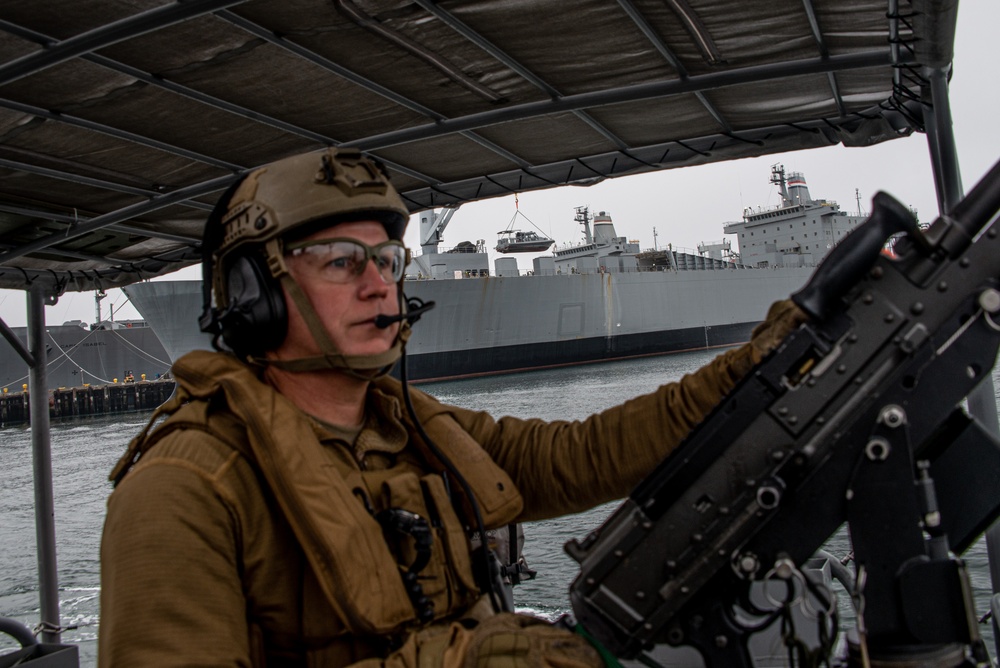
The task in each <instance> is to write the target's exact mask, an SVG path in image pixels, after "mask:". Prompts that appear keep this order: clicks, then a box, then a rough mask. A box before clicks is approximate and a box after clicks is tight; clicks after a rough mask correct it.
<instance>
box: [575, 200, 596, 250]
mask: <svg viewBox="0 0 1000 668" xmlns="http://www.w3.org/2000/svg"><path fill="white" fill-rule="evenodd" d="M574 220H576V222H578V223H580V224H581V225H583V239H584V241H586V242H587V243H588V244H592V243H594V236H593V235H592V234H591V233H590V209H589V208H587V207H585V206H578V207H576V218H575V219H574Z"/></svg>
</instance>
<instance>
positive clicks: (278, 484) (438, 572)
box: [112, 351, 522, 635]
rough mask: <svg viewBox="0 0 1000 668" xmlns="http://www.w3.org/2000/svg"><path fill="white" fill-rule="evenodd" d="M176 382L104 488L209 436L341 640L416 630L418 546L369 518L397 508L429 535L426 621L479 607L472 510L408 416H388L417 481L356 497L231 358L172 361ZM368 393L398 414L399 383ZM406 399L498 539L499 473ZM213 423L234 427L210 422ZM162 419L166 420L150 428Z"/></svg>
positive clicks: (391, 478)
mask: <svg viewBox="0 0 1000 668" xmlns="http://www.w3.org/2000/svg"><path fill="white" fill-rule="evenodd" d="M173 373H174V376H175V378H176V380H177V390H176V392H175V394H174V396H173V397H172V398H171V399H170V400H169V401H168V402H167V403H165V404H164V405H163V406H161V407H160V408H159V409H158V410H157V412H156V413H155V414H154V416H153V418H152V420H151V421H150V424H149V426H147V427H146V429H144V430H143V432H142V433H140V434H139V435H138V436H137V437H136V438H135V439H134V440H133V441H132V443H130V445H129V450H128V452H127V453H126V455H125V457H123V458H122V460H121V461H120V462H119V463H118V465H117V466H116V467H115V470H114V471H113V472H112V479H115V480H120V479H121V478H122V477H123V476H124V475H125V474H126V473H127V471H128V470H129V469H130V468H131V467H132V465H134V464H135V463H136V461H138V459H139V458H140V457H141V456H142V454H143V453H144V452H146V451H148V450H149V449H150V448H151V447H153V446H154V445H155V444H156V442H158V441H159V440H160V439H162V438H163V437H164V436H166V435H167V434H170V433H172V432H174V431H176V430H178V429H200V430H203V431H207V432H209V433H211V434H212V435H213V436H215V437H216V438H217V439H218V440H219V441H221V442H223V443H226V444H228V445H229V446H230V447H233V448H234V449H236V450H237V451H239V452H240V453H241V454H243V456H245V457H247V459H249V460H250V461H251V463H252V464H253V466H254V467H255V468H256V469H257V470H258V471H259V473H260V477H261V479H262V480H263V481H264V483H265V484H266V485H267V487H268V488H269V489H270V491H271V492H272V493H273V495H274V497H275V499H276V500H277V503H278V505H279V506H280V508H281V511H282V514H283V515H284V517H285V518H286V519H287V521H288V523H289V525H290V526H291V528H292V530H293V531H294V533H295V536H296V538H297V539H298V541H299V543H300V545H301V547H302V549H303V552H304V553H305V555H306V558H307V560H308V562H309V564H310V566H311V567H312V569H313V571H314V573H315V575H316V578H317V580H318V581H319V584H320V587H321V589H322V591H323V594H324V597H325V598H326V599H327V601H328V602H329V603H330V605H331V606H332V608H333V610H334V611H335V612H336V613H337V615H338V617H340V619H341V620H343V623H344V625H345V628H346V629H347V630H348V632H349V633H352V634H358V635H396V634H401V633H405V632H407V631H409V630H412V629H413V628H416V627H417V626H419V625H420V622H418V621H417V616H416V612H417V611H416V609H415V605H414V603H413V601H412V600H411V596H410V595H409V594H408V591H407V587H406V584H405V583H404V579H403V575H404V574H405V572H406V568H407V566H408V565H410V564H412V563H413V560H415V559H416V557H417V555H416V550H417V549H418V548H419V546H418V545H416V544H415V543H414V541H413V540H412V539H411V540H402V541H400V540H393V539H392V537H388V536H387V535H386V529H385V527H384V523H383V524H380V522H379V520H378V519H376V513H377V511H378V510H379V509H384V508H390V507H391V508H400V509H403V510H406V511H409V512H412V513H415V514H416V515H419V516H421V517H423V518H424V519H426V520H429V522H430V524H431V526H433V531H434V540H433V548H432V552H431V555H430V560H429V562H428V563H427V565H426V566H425V567H424V568H423V569H422V570H421V574H420V575H421V581H422V583H423V587H424V592H423V593H424V595H426V596H427V597H428V598H429V599H430V600H431V601H432V602H433V617H432V618H430V619H434V620H437V619H442V618H445V617H448V616H454V615H455V614H457V613H460V612H462V611H463V609H464V608H465V607H468V606H469V605H471V604H472V602H473V601H474V600H475V599H476V596H477V594H478V590H477V588H476V584H475V581H474V578H473V576H472V566H471V563H470V556H469V545H468V539H467V537H466V536H467V533H466V532H467V528H468V527H467V526H465V525H466V524H468V523H469V522H468V520H465V521H463V519H464V518H471V517H473V515H472V512H471V506H470V504H469V500H468V499H467V498H465V497H464V495H463V494H462V493H461V490H460V489H458V487H459V486H458V485H452V486H451V487H452V489H451V496H449V494H448V492H447V491H446V488H445V484H444V482H443V477H442V475H441V472H442V471H443V469H444V466H443V464H442V463H441V462H439V461H438V460H437V458H436V457H435V456H434V455H433V454H432V453H431V451H430V450H429V448H428V446H427V444H426V443H424V442H423V440H422V439H421V438H420V436H419V435H418V434H417V433H416V430H415V428H414V427H413V425H412V424H411V423H410V421H409V418H408V417H407V416H403V415H397V416H396V417H397V418H398V419H400V421H401V422H402V423H403V424H404V426H405V427H406V430H407V432H408V433H409V443H408V444H407V446H406V449H407V450H408V451H410V455H411V456H410V459H409V460H408V461H410V462H413V461H420V462H422V463H423V465H424V466H423V468H424V469H425V470H420V468H419V467H415V466H401V467H394V468H390V469H387V470H385V471H380V472H378V478H379V480H378V484H377V485H373V482H372V481H371V480H368V481H366V486H367V487H368V490H367V491H368V493H367V494H364V493H359V490H358V489H357V487H354V488H352V487H351V486H350V485H349V484H347V482H346V477H347V476H346V474H347V473H348V471H345V470H342V468H338V467H337V466H331V465H330V464H331V461H330V457H329V455H328V453H326V452H324V447H326V446H324V445H322V444H321V443H320V442H319V440H318V438H317V436H316V434H315V431H314V429H313V426H312V423H311V421H310V420H309V418H308V417H307V416H306V415H305V414H303V413H302V412H301V411H300V410H299V409H298V408H296V407H295V406H294V405H293V404H292V403H291V402H290V401H288V400H287V399H286V398H285V397H284V396H282V395H281V394H279V393H278V392H276V391H275V390H274V389H273V388H272V387H270V386H268V385H266V384H264V383H262V382H261V381H260V380H259V379H258V378H257V377H256V376H255V375H254V373H253V371H252V370H251V369H250V368H249V367H247V366H245V365H244V364H242V363H240V362H238V361H237V360H236V359H234V358H233V357H231V356H228V355H224V354H218V353H209V352H203V351H196V352H193V353H189V354H187V355H185V356H184V357H183V358H181V359H180V360H178V362H177V363H176V364H175V365H174V368H173ZM373 390H374V391H377V392H379V393H381V394H383V395H385V396H386V397H390V398H395V399H397V402H396V403H395V405H396V406H397V410H398V406H399V405H400V402H399V401H398V400H399V398H400V397H401V396H402V395H401V386H400V384H399V382H398V381H395V380H394V379H391V378H390V379H382V380H380V381H377V382H376V383H375V385H374V388H373ZM373 390H370V391H373ZM412 399H413V403H414V408H415V412H416V413H417V415H418V417H419V419H420V422H421V424H422V425H423V428H424V430H425V432H426V433H427V435H428V436H429V437H430V439H431V440H432V441H433V442H434V443H435V444H436V445H437V447H438V448H439V449H440V451H441V452H442V453H443V454H444V455H445V456H446V457H447V459H448V460H450V461H451V462H452V463H453V465H454V466H455V467H457V468H458V470H459V471H460V472H461V474H462V477H463V478H465V480H466V481H467V483H468V485H469V488H470V489H471V491H472V494H473V496H474V497H475V499H476V501H477V503H478V506H479V510H480V512H481V514H482V518H483V522H484V525H485V526H486V527H487V528H494V527H499V526H503V525H505V524H507V523H509V522H511V521H513V520H514V519H515V518H516V517H517V515H518V514H519V513H520V511H521V506H522V502H521V497H520V494H519V493H518V491H517V490H516V489H515V487H514V484H513V483H512V481H511V480H510V478H509V477H508V476H507V474H506V473H505V472H504V471H503V470H502V469H500V467H498V466H497V465H496V464H495V463H494V462H493V461H492V460H491V459H490V457H489V456H488V455H487V454H486V453H485V452H484V451H483V449H482V448H481V447H480V445H479V444H478V443H476V442H475V441H474V440H473V439H472V438H471V437H470V436H469V434H468V433H466V432H465V431H464V430H463V429H462V428H461V427H460V426H459V425H458V423H457V422H456V421H455V420H454V419H453V418H452V417H451V416H450V414H449V412H448V408H447V407H446V406H444V405H442V404H440V403H439V402H437V401H436V400H434V399H432V398H431V397H428V396H427V395H425V394H423V393H420V392H416V391H413V392H412ZM218 413H223V414H225V415H226V417H228V418H230V419H222V420H220V419H211V420H210V419H209V415H210V414H218ZM163 415H166V416H168V417H167V419H166V420H164V421H162V422H159V423H158V424H156V427H155V428H153V425H154V423H157V422H158V419H159V418H160V417H161V416H163ZM397 468H398V470H397ZM376 486H377V487H378V489H380V490H381V491H382V495H381V498H380V499H379V500H378V501H377V502H376V501H373V499H372V498H371V496H372V494H371V490H372V489H373V487H376ZM379 506H382V507H383V508H380V507H379ZM456 507H457V512H456ZM387 538H389V540H387ZM390 543H391V546H390ZM430 619H425V620H423V621H424V622H427V621H430Z"/></svg>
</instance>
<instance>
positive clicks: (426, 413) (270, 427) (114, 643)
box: [98, 346, 757, 666]
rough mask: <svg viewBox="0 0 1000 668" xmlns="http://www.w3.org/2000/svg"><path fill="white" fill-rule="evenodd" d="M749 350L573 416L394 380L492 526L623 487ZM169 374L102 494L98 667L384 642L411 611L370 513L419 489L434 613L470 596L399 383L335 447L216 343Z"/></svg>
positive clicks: (306, 653)
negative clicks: (495, 405)
mask: <svg viewBox="0 0 1000 668" xmlns="http://www.w3.org/2000/svg"><path fill="white" fill-rule="evenodd" d="M755 357H756V352H755V351H753V350H752V349H751V348H750V347H749V346H744V347H743V348H740V349H737V350H732V351H729V352H727V353H725V354H723V355H720V356H719V358H717V359H716V361H715V362H713V363H712V364H711V365H709V366H707V367H705V368H704V369H702V370H701V371H699V372H697V373H696V374H692V375H690V376H686V377H685V378H684V379H683V380H682V381H681V382H679V383H672V384H669V385H665V386H663V387H661V388H660V389H659V390H657V391H656V392H654V393H651V394H649V395H646V396H642V397H638V398H636V399H632V400H630V401H628V402H626V403H625V404H623V405H621V406H618V407H615V408H612V409H609V410H607V411H604V412H602V413H599V414H595V415H593V416H591V417H590V418H588V419H586V420H584V421H578V422H563V421H556V422H543V421H541V420H520V419H515V418H511V417H504V418H501V419H499V420H495V419H493V418H492V417H491V416H489V415H487V414H485V413H481V412H476V411H470V410H466V409H462V408H457V407H454V406H447V405H443V404H440V403H439V402H437V401H435V400H434V399H432V398H430V397H428V396H427V395H425V394H423V393H421V392H419V391H417V390H411V392H412V393H413V395H414V401H415V405H416V409H417V412H418V415H419V417H420V419H421V423H422V424H423V425H424V426H425V428H426V429H427V431H428V433H429V434H430V435H431V437H432V438H434V439H435V440H438V439H440V441H441V442H440V443H439V445H441V444H444V445H443V449H445V450H446V451H447V453H448V454H449V456H451V457H452V458H453V460H454V463H455V465H456V466H458V467H459V469H460V470H461V471H462V472H463V476H464V477H467V478H468V479H470V481H472V483H473V489H474V490H475V491H474V493H475V495H476V496H477V498H479V497H480V495H482V498H481V499H480V500H481V502H482V503H481V505H483V508H484V515H485V516H486V518H487V519H486V524H487V526H488V527H490V526H501V525H503V524H505V523H507V522H510V521H512V520H515V519H516V520H518V521H527V520H538V519H545V518H550V517H555V516H559V515H563V514H566V513H574V512H580V511H583V510H587V509H589V508H592V507H594V506H597V505H599V504H601V503H605V502H607V501H611V500H614V499H617V498H621V497H623V496H625V495H626V494H627V493H628V492H629V491H631V489H632V488H633V487H634V486H635V485H636V484H637V483H638V482H639V481H640V480H641V479H642V478H643V477H644V476H645V475H647V474H648V473H649V472H650V471H651V470H652V469H653V468H654V467H655V466H656V464H658V463H659V462H660V461H661V460H662V459H663V458H664V456H665V455H666V454H668V453H669V452H670V451H671V450H672V449H673V448H674V447H675V446H676V445H677V444H678V443H679V442H680V440H681V439H682V438H683V437H684V436H685V435H686V434H687V432H688V431H689V430H690V429H691V428H692V427H693V426H694V425H695V424H697V423H698V422H699V421H700V420H701V419H702V418H703V417H704V416H705V415H706V414H707V413H708V412H709V411H710V410H711V409H712V408H713V407H714V406H715V405H716V404H717V403H718V401H719V399H720V398H721V397H722V396H723V395H724V394H725V392H727V391H728V390H729V389H731V388H732V386H733V385H735V383H736V381H737V380H738V379H739V378H740V377H742V375H744V374H745V373H746V372H747V371H748V370H749V368H750V367H751V366H752V364H753V363H754V362H755V361H757V360H756V359H755ZM175 375H176V376H177V377H178V379H179V385H180V386H181V390H182V393H183V391H184V387H185V381H184V380H183V379H184V378H189V381H188V385H189V387H188V390H189V391H190V392H189V396H188V397H187V400H186V402H185V403H184V404H183V405H182V406H180V407H179V408H177V410H176V412H175V413H174V415H173V416H172V417H170V418H169V419H168V420H167V421H166V422H165V423H163V424H161V425H158V426H157V427H156V428H155V429H154V430H153V431H152V435H151V436H149V437H144V438H140V439H137V441H136V442H134V445H135V446H136V448H137V450H136V451H133V452H130V454H129V455H128V456H127V458H126V460H127V461H126V462H125V463H124V465H123V466H122V470H123V471H124V470H126V469H127V468H128V467H129V466H131V470H130V471H129V472H128V475H126V476H125V477H124V479H123V480H122V482H121V484H119V485H118V486H117V488H116V490H115V491H114V493H113V494H112V495H111V498H110V500H109V505H108V516H107V520H106V524H105V529H104V537H103V542H102V547H101V559H102V590H101V627H100V638H99V651H98V659H99V663H100V665H101V666H112V665H116V666H140V665H142V666H146V665H148V666H153V665H155V666H173V665H177V666H190V665H200V666H264V665H268V666H279V665H301V666H346V665H349V664H350V663H352V662H355V661H358V660H361V659H365V658H369V657H374V656H385V655H386V654H387V653H388V652H389V651H391V649H392V648H393V647H395V646H397V645H398V644H399V643H400V642H402V640H403V638H404V637H405V635H406V634H407V633H408V632H410V631H412V630H413V629H415V628H416V627H417V624H416V623H415V621H414V619H413V617H414V615H413V607H412V605H411V603H410V601H409V600H408V599H407V598H406V595H405V594H400V593H399V592H401V591H404V590H403V589H401V588H400V584H399V581H401V578H400V574H399V570H400V568H401V567H405V566H406V565H407V564H408V563H411V562H412V559H413V554H412V549H411V548H412V541H411V542H408V539H400V540H398V541H395V542H394V537H392V536H387V537H386V538H384V539H382V538H381V537H380V536H376V532H375V530H374V529H372V528H371V527H372V526H375V527H377V524H374V525H373V524H372V520H371V519H370V516H371V515H372V514H373V513H375V512H377V511H378V510H381V509H382V508H384V507H390V506H397V505H400V504H402V505H403V506H406V505H408V504H411V503H415V504H417V505H420V504H424V505H421V506H420V507H419V508H417V510H421V511H423V512H426V513H428V515H430V516H431V517H434V518H436V522H437V524H438V525H440V526H438V527H437V528H436V529H435V531H436V535H435V538H436V540H435V548H434V549H435V552H434V558H433V559H432V563H431V564H430V565H429V566H428V568H429V569H431V570H429V571H427V572H428V573H433V574H434V577H430V578H429V579H428V580H429V583H428V593H429V595H430V596H431V597H432V598H434V599H435V601H436V605H435V619H436V621H437V622H441V621H446V620H447V619H453V618H455V617H456V616H458V615H460V614H461V613H462V612H463V611H464V609H465V608H467V607H468V606H469V605H471V604H472V602H473V601H474V600H475V596H476V590H475V587H474V584H472V583H471V582H470V580H471V567H470V565H469V557H468V544H467V542H466V541H465V538H464V532H463V529H462V527H460V526H458V527H456V526H455V523H456V521H457V520H456V518H457V516H456V515H455V514H454V510H453V508H450V504H449V503H447V496H444V497H442V492H441V489H442V487H441V486H440V485H439V483H440V480H441V476H439V475H438V474H437V471H438V470H439V468H440V467H439V466H438V465H437V464H435V463H434V462H433V461H431V460H432V457H430V456H429V455H428V454H427V453H426V450H425V449H424V448H423V447H421V444H420V439H419V437H417V436H416V435H415V434H414V433H412V426H411V425H409V423H408V420H407V419H406V418H404V417H403V415H402V411H401V410H400V400H399V397H400V396H401V395H400V386H399V383H398V382H396V381H394V380H392V379H383V380H380V381H377V382H376V383H374V384H373V386H372V388H371V390H370V392H369V401H368V406H367V410H368V421H367V423H366V425H365V427H364V429H363V430H362V432H361V434H360V435H359V436H358V438H357V441H356V444H355V448H354V449H352V448H350V447H349V446H348V445H347V444H346V443H345V442H343V441H340V440H338V439H336V438H335V437H334V436H333V435H332V434H331V433H330V432H328V431H326V430H325V429H324V428H323V427H322V426H320V425H319V424H318V423H316V422H315V421H313V420H311V419H309V418H308V417H307V416H305V415H304V414H302V413H301V412H298V411H297V409H294V407H291V404H289V403H288V402H287V400H284V398H283V397H281V395H278V394H277V393H276V392H274V390H273V389H272V388H270V387H269V386H267V385H265V384H263V383H260V382H259V381H257V380H256V379H255V378H254V376H253V374H252V373H251V371H250V370H249V369H248V368H247V367H245V366H243V365H242V364H240V363H239V362H237V361H236V360H235V359H233V358H231V357H228V356H226V355H221V354H217V353H204V352H200V353H191V354H189V355H187V356H185V357H184V358H183V359H182V360H180V361H179V362H178V364H177V365H176V366H175ZM220 377H222V378H224V379H227V382H228V383H229V385H226V383H222V385H224V386H227V387H229V389H228V390H220V389H219V385H218V384H217V383H216V381H214V380H212V379H216V378H220ZM190 379H194V380H190ZM230 381H231V382H230ZM213 383H216V384H213ZM234 388H235V389H234ZM240 393H242V394H240ZM234 397H244V399H234ZM234 401H239V402H242V404H243V405H241V406H239V407H236V406H233V405H228V404H232V403H233V402H234ZM239 414H243V415H244V416H245V417H242V418H241V417H237V415H239ZM261 415H263V416H264V417H263V418H259V416H261ZM268 420H271V422H268ZM248 424H249V425H250V426H249V427H248ZM261 425H265V426H266V427H267V429H265V430H264V431H268V432H273V433H271V434H270V435H269V436H268V435H265V436H264V437H263V439H264V442H262V437H259V436H258V437H255V436H253V433H254V429H255V428H256V427H260V426H261ZM168 426H169V428H168ZM255 426H256V427H255ZM258 431H261V430H260V429H258ZM248 434H249V435H248ZM240 438H242V439H243V440H242V441H240V440H239V439H240ZM269 438H270V439H271V440H267V439H269ZM248 442H249V444H248ZM149 443H154V444H155V447H151V448H148V449H147V450H144V451H142V454H141V457H140V458H138V462H137V463H136V464H135V465H134V466H132V465H131V462H132V461H133V460H135V459H136V458H137V453H138V452H139V451H140V450H143V448H144V447H146V445H148V444H149ZM306 443H315V444H317V445H316V447H315V448H314V449H313V448H312V446H309V447H307V446H306V445H304V444H306ZM314 450H315V452H314ZM275 452H277V453H278V454H275ZM302 452H307V453H313V454H315V453H319V454H317V455H316V457H318V458H316V457H313V458H312V459H309V458H308V456H301V457H300V456H299V453H302ZM309 456H312V455H309ZM324 476H325V477H324ZM331 489H332V490H333V491H332V492H331ZM290 490H291V491H290ZM344 490H347V491H346V492H344ZM337 494H341V496H337ZM345 495H346V496H345ZM442 498H444V499H445V500H444V501H442ZM289 499H291V501H289ZM296 503H297V504H299V505H295V504H296ZM459 505H461V502H459ZM359 509H360V510H359ZM456 531H457V532H458V534H460V535H461V538H458V537H457V535H456ZM387 543H388V544H389V547H386V544H387ZM379 550H381V552H384V553H385V554H387V555H390V556H391V557H392V558H393V562H392V563H390V564H389V565H388V566H386V563H383V562H384V561H385V559H384V555H383V554H381V553H380V552H379ZM434 569H437V570H434ZM400 599H401V600H400Z"/></svg>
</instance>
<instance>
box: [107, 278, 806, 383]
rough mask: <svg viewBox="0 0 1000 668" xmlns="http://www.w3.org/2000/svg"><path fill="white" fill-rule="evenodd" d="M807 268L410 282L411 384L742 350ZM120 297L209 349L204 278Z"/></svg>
mask: <svg viewBox="0 0 1000 668" xmlns="http://www.w3.org/2000/svg"><path fill="white" fill-rule="evenodd" d="M811 272H812V269H811V268H808V267H803V268H784V269H724V270H703V271H641V272H622V273H593V274H563V275H552V276H538V275H531V276H513V277H486V278H464V279H459V278H448V279H434V280H427V279H425V280H414V281H407V282H406V283H405V291H406V294H407V295H408V296H409V297H419V298H420V299H423V300H424V301H433V302H435V303H436V306H435V308H434V309H433V310H431V311H429V312H428V313H426V314H424V315H423V317H422V318H421V319H420V321H419V322H418V323H416V324H415V325H414V328H413V336H412V338H411V339H410V341H409V343H408V344H407V360H408V367H407V368H408V375H409V378H410V379H411V380H418V381H420V380H422V381H429V380H439V379H448V378H460V377H465V376H473V375H484V374H494V373H504V372H512V371H519V370H529V369H539V368H545V367H552V366H562V365H569V364H580V363H587V362H598V361H605V360H613V359H622V358H627V357H637V356H642V355H653V354H663V353H670V352H679V351H686V350H701V349H706V348H712V347H718V346H727V345H733V344H737V343H740V342H743V341H746V340H747V339H748V338H749V335H750V331H751V330H752V329H753V327H754V325H756V324H757V323H758V322H760V321H761V320H762V319H763V318H764V315H765V313H766V312H767V307H768V306H769V305H770V304H771V302H773V301H774V300H776V299H782V298H784V297H787V296H788V295H789V294H791V293H792V292H794V291H795V290H797V289H798V288H800V287H801V286H802V285H803V284H804V283H805V282H806V280H807V279H808V277H809V275H810V274H811ZM125 290H126V292H127V293H128V295H129V298H130V299H131V300H132V303H133V305H134V306H135V307H136V308H137V309H138V311H139V312H140V313H141V314H142V316H143V318H144V319H145V320H146V322H148V323H149V325H150V326H151V328H152V329H153V330H154V331H155V332H156V333H157V335H158V336H159V337H160V339H161V341H162V343H163V347H164V348H165V349H166V351H167V353H168V354H169V355H170V357H171V358H172V359H175V360H176V359H177V358H178V357H180V356H181V355H183V354H184V353H186V352H188V351H190V350H194V349H199V348H200V349H210V348H211V345H210V341H209V339H208V337H207V336H206V335H205V334H202V333H201V332H199V331H198V325H197V314H199V313H200V312H201V299H202V297H201V282H200V281H160V282H150V283H137V284H134V285H132V286H129V287H127V288H126V289H125Z"/></svg>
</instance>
